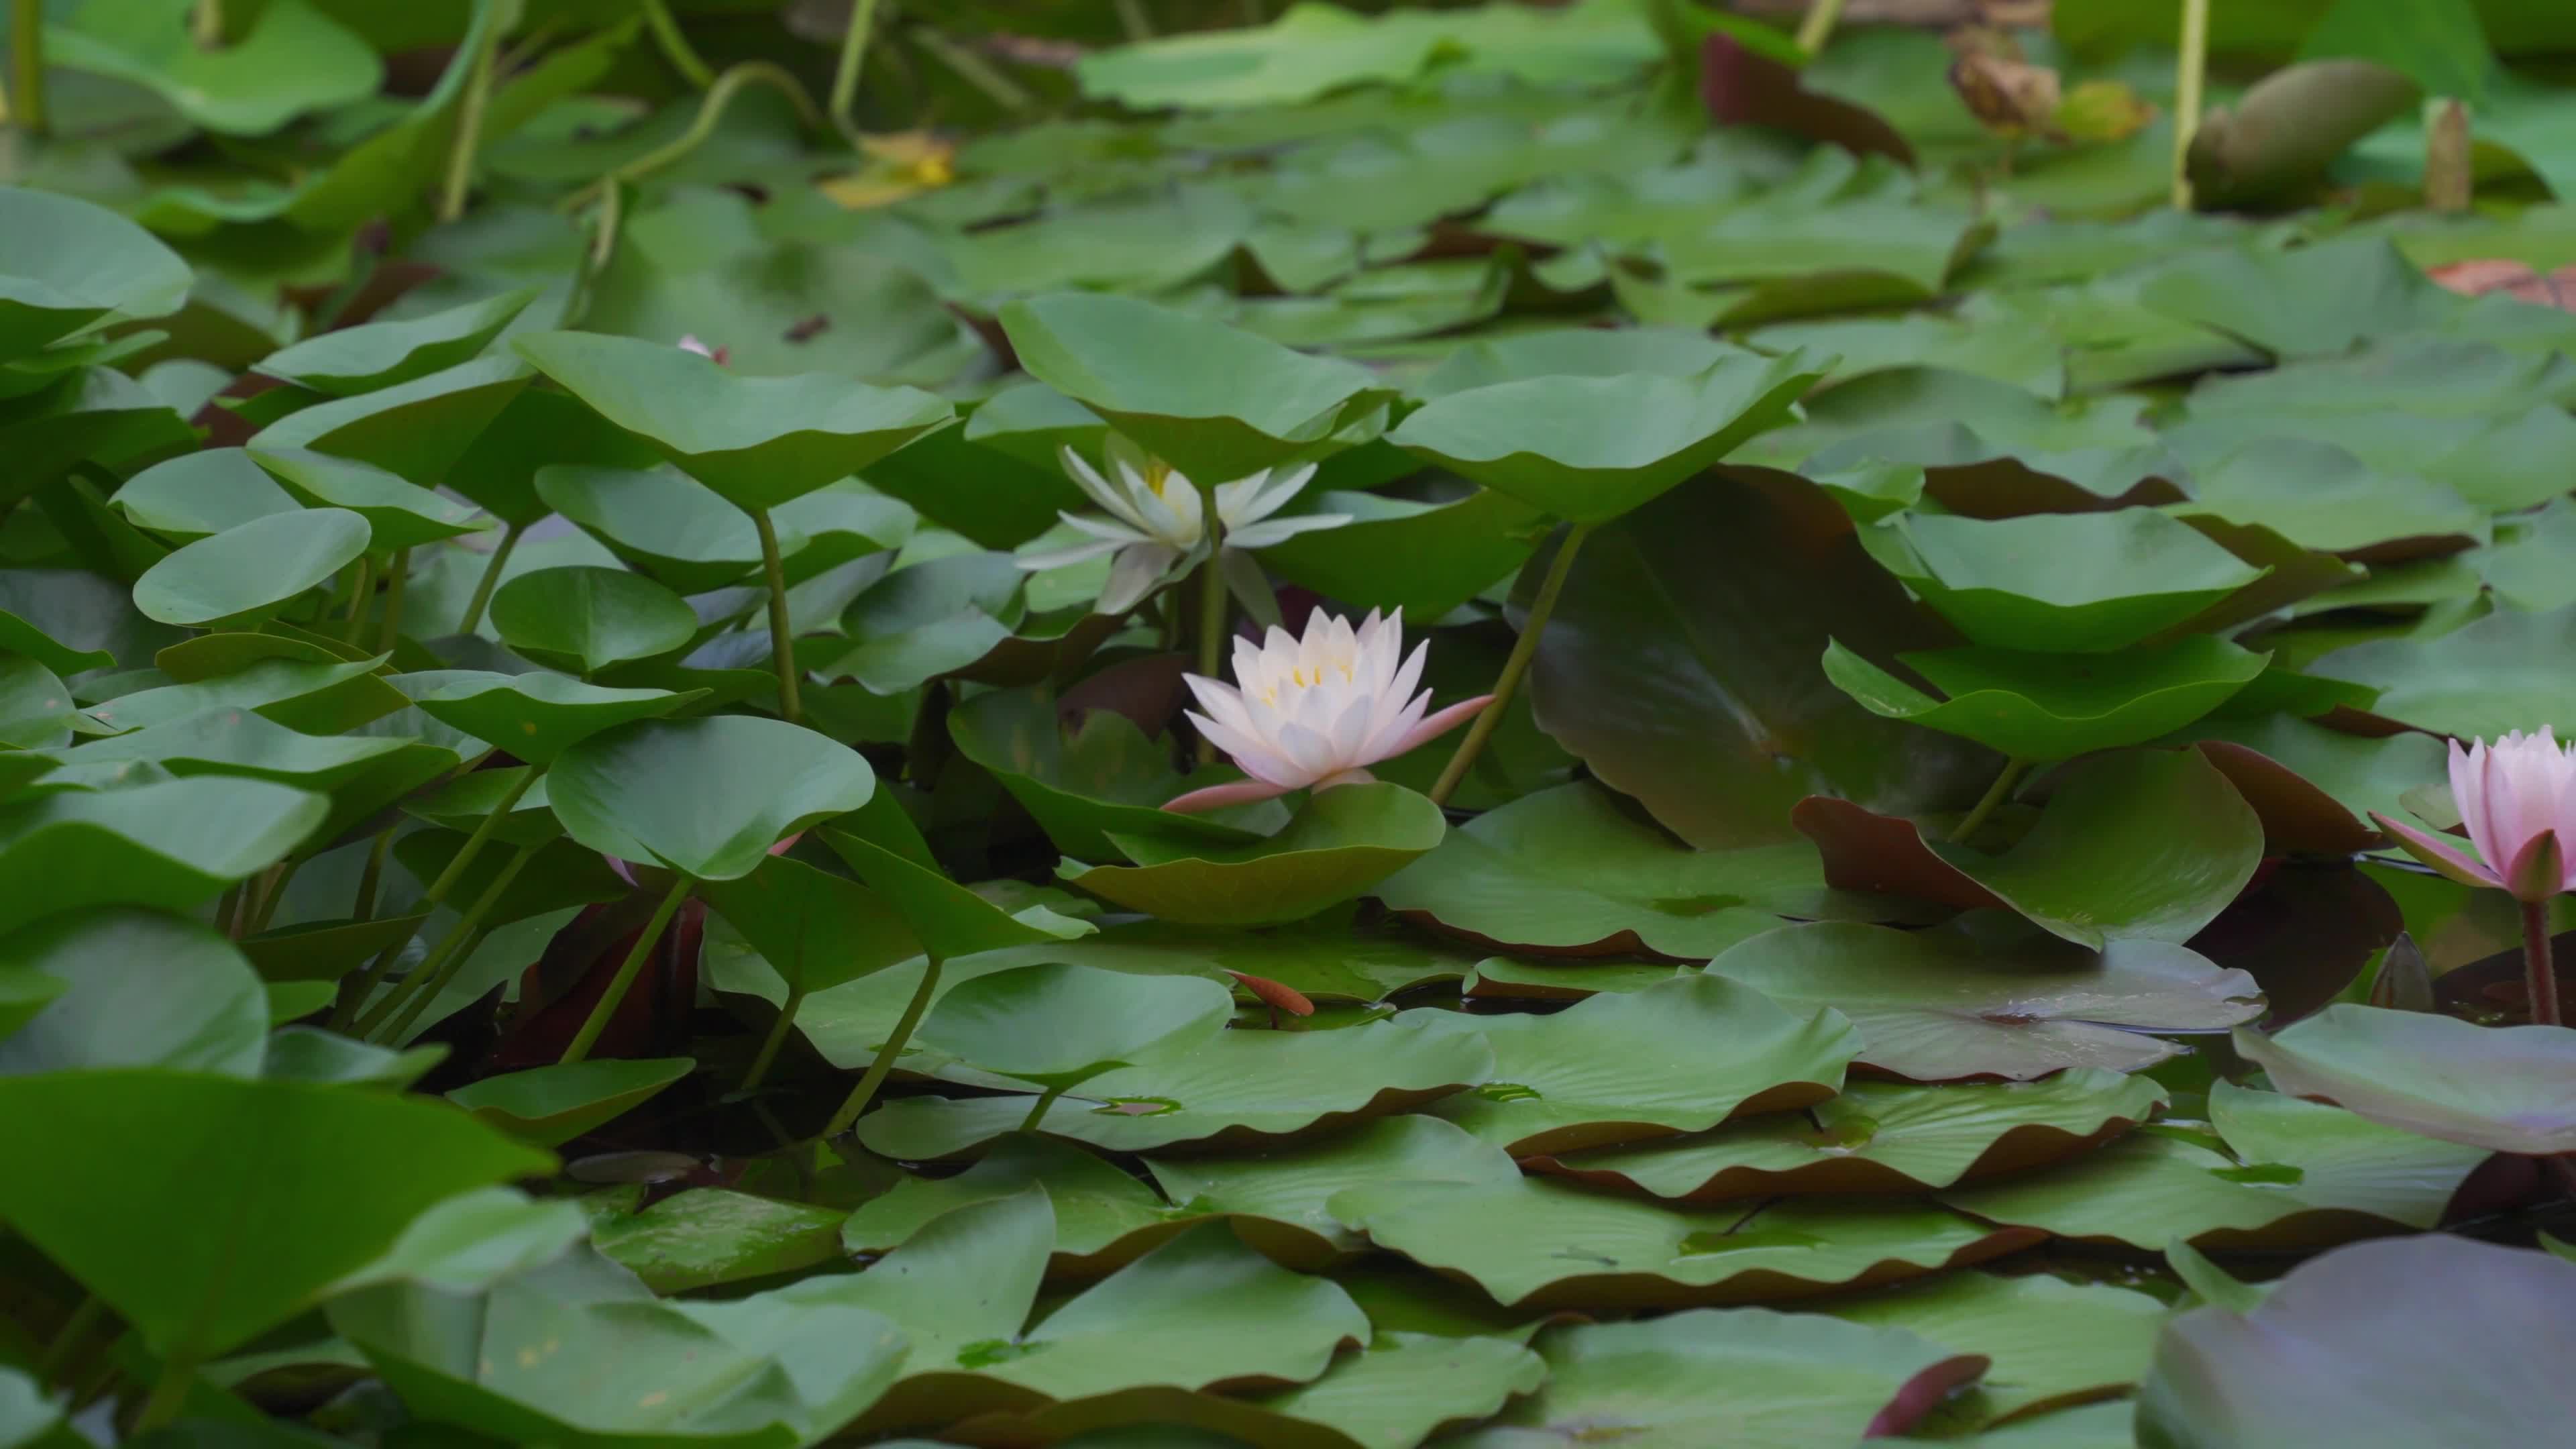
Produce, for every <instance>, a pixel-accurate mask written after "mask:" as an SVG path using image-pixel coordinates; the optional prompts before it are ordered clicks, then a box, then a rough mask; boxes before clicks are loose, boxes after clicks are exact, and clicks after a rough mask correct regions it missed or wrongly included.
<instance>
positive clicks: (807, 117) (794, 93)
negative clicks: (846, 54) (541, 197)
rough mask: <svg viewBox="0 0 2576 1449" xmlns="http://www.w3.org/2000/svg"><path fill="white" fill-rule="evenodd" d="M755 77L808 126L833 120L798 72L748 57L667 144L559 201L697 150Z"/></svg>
mask: <svg viewBox="0 0 2576 1449" xmlns="http://www.w3.org/2000/svg"><path fill="white" fill-rule="evenodd" d="M753 81H759V82H762V83H763V84H766V85H769V86H771V87H774V88H775V89H777V90H779V91H781V92H783V93H784V94H785V95H786V97H787V99H788V100H789V101H791V102H793V103H794V104H795V107H796V115H797V118H798V119H799V120H801V121H803V122H804V123H805V125H806V127H807V128H808V129H810V130H817V131H819V130H821V129H823V128H824V127H825V126H827V125H829V124H830V122H829V120H827V119H826V118H825V117H824V115H823V113H822V112H821V111H820V110H818V109H816V108H815V105H814V98H813V97H812V96H809V95H807V94H805V87H804V84H803V83H802V82H800V81H798V80H797V79H796V75H795V72H793V71H790V70H788V69H787V68H786V67H784V66H780V65H772V64H771V63H770V62H768V61H765V60H746V61H744V62H742V63H741V64H739V65H734V66H729V67H727V68H726V70H725V73H724V74H722V75H720V76H717V77H716V83H715V84H714V85H711V86H709V87H707V93H706V96H705V97H704V98H703V99H701V100H700V101H699V102H698V114H697V116H696V117H695V118H694V119H692V120H691V121H690V122H689V129H687V130H685V131H682V132H681V133H680V134H679V135H678V136H676V137H674V138H673V139H672V140H671V141H670V142H669V143H668V144H667V145H663V146H659V147H656V148H655V149H653V150H651V151H648V152H646V153H645V154H643V155H641V156H638V157H636V158H635V159H634V160H632V161H629V162H627V163H626V164H625V165H623V166H620V167H618V168H617V169H616V170H614V171H612V172H610V173H608V174H607V175H606V176H603V177H601V178H600V179H599V180H597V181H594V182H592V183H591V184H590V185H588V186H585V187H583V188H581V189H580V190H579V191H576V192H574V193H572V194H571V195H569V196H567V197H565V198H564V199H563V201H562V202H561V203H559V205H560V206H561V207H562V208H563V209H565V210H572V209H575V208H577V207H580V206H581V205H583V204H584V203H586V202H588V201H589V200H590V198H591V197H592V195H594V194H595V193H597V192H599V191H601V190H603V189H607V188H613V187H614V186H615V185H616V184H617V183H618V182H620V181H632V180H634V179H635V178H636V177H639V176H642V175H645V174H646V173H648V172H653V171H658V170H660V169H662V168H663V167H665V166H668V165H670V164H671V163H672V162H674V161H677V160H679V159H680V158H682V157H684V156H686V155H688V154H689V153H690V152H692V151H695V150H696V149H698V147H699V146H701V145H703V144H705V142H706V139H707V138H708V137H709V136H712V135H714V134H715V131H716V126H717V124H718V123H719V122H721V121H722V120H724V113H725V108H726V107H727V106H730V105H732V104H733V98H734V96H735V95H737V94H738V93H740V91H741V90H742V88H743V87H744V86H747V85H749V84H751V83H752V82H753Z"/></svg>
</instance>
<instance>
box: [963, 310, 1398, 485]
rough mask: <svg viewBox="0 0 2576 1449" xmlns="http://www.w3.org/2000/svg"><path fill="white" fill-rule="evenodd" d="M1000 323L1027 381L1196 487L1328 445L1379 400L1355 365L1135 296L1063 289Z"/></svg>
mask: <svg viewBox="0 0 2576 1449" xmlns="http://www.w3.org/2000/svg"><path fill="white" fill-rule="evenodd" d="M999 315H1000V320H1001V324H1002V328H1003V330H1004V331H1005V332H1006V333H1008V334H1009V336H1010V340H1011V347H1012V349H1013V350H1014V351H1015V352H1016V353H1017V354H1018V356H1019V361H1020V365H1021V366H1022V367H1024V368H1026V369H1027V370H1028V373H1029V375H1030V376H1032V377H1034V378H1036V379H1037V380H1038V381H1040V382H1043V383H1045V384H1047V385H1048V386H1050V387H1052V388H1054V389H1055V390H1056V391H1058V392H1060V393H1063V394H1064V395H1065V396H1067V397H1070V398H1072V399H1074V400H1075V401H1077V402H1080V403H1082V404H1083V405H1084V406H1086V407H1088V408H1090V409H1091V410H1092V411H1093V412H1096V413H1098V414H1099V415H1100V416H1102V417H1104V418H1107V419H1108V420H1109V422H1110V424H1111V425H1112V426H1114V427H1116V428H1117V429H1118V431H1120V432H1121V433H1124V434H1126V435H1127V437H1129V438H1130V439H1132V440H1134V441H1135V443H1136V444H1137V445H1138V446H1139V447H1142V448H1143V449H1144V450H1145V451H1146V452H1148V453H1151V454H1152V455H1154V456H1155V457H1158V458H1161V459H1162V460H1164V461H1165V462H1167V463H1170V464H1171V465H1172V466H1173V467H1175V468H1178V469H1179V470H1180V471H1182V472H1183V473H1186V474H1188V475H1189V477H1190V478H1191V479H1192V480H1193V481H1194V482H1196V483H1198V484H1199V485H1201V486H1202V487H1210V486H1213V485H1215V484H1218V483H1223V482H1227V481H1230V480H1232V479H1236V478H1242V477H1247V476H1249V475H1251V474H1253V473H1257V472H1259V471H1261V470H1262V469H1264V468H1269V467H1273V466H1276V465H1278V464H1282V463H1288V462H1293V461H1296V460H1297V459H1298V458H1299V457H1301V456H1304V455H1307V454H1310V453H1313V452H1315V451H1318V450H1321V449H1324V448H1327V447H1328V446H1329V445H1328V444H1327V441H1326V440H1327V439H1329V438H1331V437H1332V436H1333V435H1334V434H1336V433H1339V432H1341V431H1342V430H1343V429H1344V428H1346V427H1348V426H1349V425H1351V424H1352V423H1354V422H1357V421H1359V420H1360V419H1361V418H1363V417H1365V416H1367V415H1368V414H1369V413H1370V412H1371V411H1373V410H1374V409H1376V408H1377V407H1378V406H1379V405H1380V404H1382V403H1383V402H1384V401H1385V400H1386V397H1387V393H1386V390H1384V389H1382V388H1380V387H1379V386H1378V385H1377V381H1376V379H1375V378H1374V377H1373V376H1372V375H1371V374H1370V373H1369V372H1368V371H1367V370H1366V369H1364V368H1361V367H1359V366H1357V365H1356V364H1353V363H1349V362H1344V361H1341V360H1339V359H1335V358H1326V357H1309V356H1307V355H1305V354H1302V353H1298V352H1293V351H1290V350H1289V349H1288V348H1285V347H1282V346H1280V345H1279V344H1278V343H1276V342H1272V341H1269V340H1267V339H1265V338H1261V337H1257V336H1254V335H1253V334H1251V333H1249V332H1243V331H1239V330H1237V329H1235V328H1232V327H1228V326H1226V325H1225V324H1223V323H1221V322H1212V321H1208V320H1205V319H1203V318H1197V317H1191V316H1188V315H1185V314H1183V313H1179V312H1174V311H1170V310H1167V309H1165V308H1162V307H1158V306H1155V305H1154V304H1152V303H1150V302H1144V301H1139V300H1137V299H1135V298H1132V297H1117V296H1108V295H1101V294H1093V293H1081V292H1059V293H1055V294H1053V295H1050V296H1045V297H1038V298H1034V299H1031V300H1027V301H1018V302H1012V303H1009V304H1007V305H1005V306H1004V307H1003V308H1002V309H1001V312H1000V314H999Z"/></svg>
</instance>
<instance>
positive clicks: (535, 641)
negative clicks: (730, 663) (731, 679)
mask: <svg viewBox="0 0 2576 1449" xmlns="http://www.w3.org/2000/svg"><path fill="white" fill-rule="evenodd" d="M492 627H493V628H495V629H497V630H499V631H500V634H501V640H502V642H503V643H505V644H508V645H509V646H510V647H511V648H513V649H516V650H518V651H519V652H521V653H523V654H525V655H527V656H528V657H529V658H530V659H534V660H536V661H537V662H538V663H540V664H546V665H550V666H554V667H557V668H562V669H568V670H572V671H574V672H577V673H582V674H590V673H595V672H597V671H599V670H602V669H606V668H607V667H608V666H610V665H612V664H623V663H626V662H628V661H630V660H636V659H652V658H656V657H658V656H661V655H665V654H671V653H675V652H677V651H678V650H680V649H683V648H685V647H687V645H688V643H689V641H690V640H691V639H694V638H696V637H697V632H698V615H697V611H696V610H694V609H691V608H690V607H689V604H688V601H687V600H686V599H683V598H681V597H680V596H679V595H677V594H675V593H672V592H671V591H670V590H669V589H666V588H664V587H662V586H661V585H660V584H657V583H655V582H653V581H652V580H651V579H648V578H646V577H644V576H643V575H642V574H630V573H628V572H627V571H626V570H624V569H609V568H597V567H592V566H588V565H569V566H566V567H562V568H550V569H537V570H535V571H533V572H530V573H524V574H521V575H519V576H518V577H517V578H515V579H512V580H510V581H509V582H508V583H506V584H503V585H502V586H501V587H500V589H499V590H498V591H497V592H495V593H494V594H493V595H492Z"/></svg>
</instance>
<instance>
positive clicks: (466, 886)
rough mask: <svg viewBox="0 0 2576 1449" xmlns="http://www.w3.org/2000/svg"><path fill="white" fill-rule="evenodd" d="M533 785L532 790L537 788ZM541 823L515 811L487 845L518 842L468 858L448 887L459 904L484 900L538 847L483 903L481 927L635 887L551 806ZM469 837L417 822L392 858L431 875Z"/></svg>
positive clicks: (609, 897)
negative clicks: (580, 840) (564, 828)
mask: <svg viewBox="0 0 2576 1449" xmlns="http://www.w3.org/2000/svg"><path fill="white" fill-rule="evenodd" d="M530 793H532V794H533V793H534V792H533V791H532V792H530ZM539 813H540V814H542V815H544V816H545V818H544V820H543V821H542V823H537V822H527V823H523V820H524V817H519V818H514V819H512V820H511V821H509V822H507V823H505V824H503V825H502V826H501V827H500V828H499V829H498V830H495V831H494V832H493V834H492V836H491V839H490V842H489V843H490V845H491V846H494V847H499V846H505V845H506V846H516V847H518V849H514V850H504V849H498V848H492V849H486V850H484V851H482V852H480V853H478V854H477V855H476V856H475V857H474V859H473V860H472V861H470V862H468V863H467V865H466V867H465V870H464V872H463V873H462V874H460V875H459V876H458V877H457V878H456V884H455V885H454V886H453V887H451V888H450V889H449V891H448V899H449V900H450V901H452V902H456V903H458V904H460V905H461V904H463V903H465V902H468V901H481V900H482V899H483V898H484V894H485V893H486V892H487V891H489V890H490V889H491V888H492V885H493V883H494V882H496V881H498V880H500V878H501V873H502V872H503V871H505V870H510V869H511V868H512V867H511V862H512V860H513V859H514V858H515V857H517V856H518V853H519V850H524V849H528V848H530V847H531V846H533V847H534V850H533V852H532V853H531V854H529V855H528V856H527V857H526V858H525V859H524V860H520V861H519V862H518V867H517V869H516V871H515V873H514V874H513V875H512V876H511V879H510V881H509V883H508V884H506V885H504V886H502V888H501V894H500V896H499V897H498V898H497V899H495V900H494V901H492V903H491V904H490V905H488V906H486V907H485V909H484V912H483V929H484V930H486V931H490V930H494V929H497V928H499V927H502V926H506V925H509V924H511V923H512V922H515V921H524V920H527V919H528V918H529V917H531V916H542V915H545V914H547V913H549V912H552V911H560V910H564V909H566V908H568V907H573V906H588V905H604V904H606V903H608V902H610V901H620V900H624V899H626V897H627V896H628V895H630V894H632V893H633V891H634V887H633V886H630V885H628V884H627V883H626V882H625V881H624V880H623V879H621V878H620V877H619V876H618V874H617V872H615V871H613V870H611V869H609V867H608V862H607V861H605V860H603V859H601V858H600V855H599V852H598V851H595V850H585V849H583V848H582V847H581V846H579V845H577V844H575V843H574V842H572V841H570V840H566V839H564V838H562V835H561V832H560V827H557V826H555V825H554V820H553V816H552V815H551V813H548V812H544V811H540V812H539ZM469 838H470V837H469V836H468V835H467V834H466V833H465V832H462V831H455V830H415V831H412V832H411V833H409V834H407V835H405V836H403V838H402V839H400V840H398V841H396V842H395V843H394V859H395V861H397V862H398V863H400V864H401V866H402V868H403V869H404V870H407V871H409V872H411V875H412V879H414V880H417V881H421V882H423V883H427V882H429V881H434V880H436V879H438V878H439V877H440V876H441V875H443V874H445V873H446V870H447V867H448V866H449V865H450V864H452V863H453V862H454V861H455V859H456V855H457V852H458V851H460V850H462V849H463V848H464V846H465V842H466V840H467V839H469Z"/></svg>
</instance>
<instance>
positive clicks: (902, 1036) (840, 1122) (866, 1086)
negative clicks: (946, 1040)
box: [823, 956, 940, 1137]
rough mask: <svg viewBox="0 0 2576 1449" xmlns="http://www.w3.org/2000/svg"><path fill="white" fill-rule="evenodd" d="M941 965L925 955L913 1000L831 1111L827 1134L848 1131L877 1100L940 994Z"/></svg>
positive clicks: (834, 1134) (905, 1007) (824, 1133)
mask: <svg viewBox="0 0 2576 1449" xmlns="http://www.w3.org/2000/svg"><path fill="white" fill-rule="evenodd" d="M939 967H940V960H939V958H938V957H936V956H930V957H926V958H924V960H923V962H922V967H921V984H920V985H919V986H917V987H914V988H913V992H912V1000H911V1001H909V1002H907V1003H905V1005H904V1008H903V1016H902V1018H901V1019H899V1020H898V1021H896V1022H895V1024H894V1034H893V1035H891V1036H888V1037H887V1038H886V1039H885V1045H883V1046H881V1047H878V1048H877V1059H876V1060H875V1061H873V1062H870V1063H868V1072H867V1075H866V1076H863V1077H861V1078H859V1084H858V1085H857V1086H856V1087H853V1088H851V1089H850V1096H849V1100H847V1101H845V1102H843V1103H842V1104H841V1110H839V1111H837V1112H834V1113H833V1114H832V1120H831V1121H830V1122H829V1123H828V1124H826V1125H825V1126H824V1128H823V1135H824V1136H825V1137H838V1136H840V1135H841V1134H842V1133H844V1132H847V1131H849V1130H850V1128H851V1127H852V1126H853V1125H854V1124H856V1123H857V1122H858V1120H859V1115H860V1114H861V1113H863V1112H865V1111H867V1110H868V1104H869V1103H870V1102H873V1101H875V1100H876V1099H877V1088H879V1087H882V1086H884V1085H885V1079H886V1075H887V1074H888V1073H890V1072H892V1071H893V1070H894V1059H895V1058H896V1057H899V1056H901V1055H903V1047H904V1043H906V1042H908V1041H910V1040H912V1029H913V1028H914V1027H916V1026H919V1025H921V1016H922V1013H923V1012H926V1011H928V1010H930V998H931V997H933V996H936V995H937V994H939Z"/></svg>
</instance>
